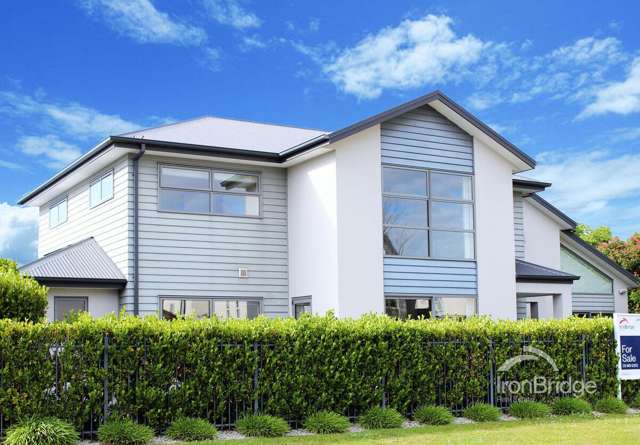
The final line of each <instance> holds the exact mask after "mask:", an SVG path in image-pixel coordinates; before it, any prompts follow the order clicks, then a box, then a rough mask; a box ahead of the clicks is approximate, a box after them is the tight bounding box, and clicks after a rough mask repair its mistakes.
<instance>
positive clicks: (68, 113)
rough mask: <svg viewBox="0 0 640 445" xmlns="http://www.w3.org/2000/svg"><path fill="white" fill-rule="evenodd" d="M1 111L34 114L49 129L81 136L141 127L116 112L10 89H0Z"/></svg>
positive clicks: (17, 115)
mask: <svg viewBox="0 0 640 445" xmlns="http://www.w3.org/2000/svg"><path fill="white" fill-rule="evenodd" d="M0 113H3V114H6V115H10V116H13V117H19V116H33V117H36V118H39V119H40V122H39V124H40V125H41V126H44V127H46V128H48V129H49V130H53V129H55V130H62V131H64V132H65V133H67V134H69V135H71V136H73V137H75V138H81V139H87V138H95V137H106V136H109V135H116V134H122V133H127V132H130V131H133V130H136V129H138V128H140V127H141V126H140V125H138V124H136V123H133V122H130V121H127V120H125V119H123V118H121V117H120V116H119V115H117V114H105V113H101V112H99V111H98V110H95V109H93V108H89V107H85V106H83V105H80V104H77V103H73V102H71V103H64V104H62V103H53V102H49V101H46V100H44V99H41V98H36V97H32V96H29V95H24V94H18V93H14V92H10V91H0Z"/></svg>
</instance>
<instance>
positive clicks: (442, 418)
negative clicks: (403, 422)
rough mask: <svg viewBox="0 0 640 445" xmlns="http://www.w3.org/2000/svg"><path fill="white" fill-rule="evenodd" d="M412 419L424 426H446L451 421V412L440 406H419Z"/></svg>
mask: <svg viewBox="0 0 640 445" xmlns="http://www.w3.org/2000/svg"><path fill="white" fill-rule="evenodd" d="M413 417H415V419H416V420H417V421H418V422H420V423H424V424H425V425H448V424H450V423H451V422H452V421H453V415H452V414H451V411H449V410H448V409H447V408H445V407H442V406H421V407H420V408H418V409H417V410H416V412H415V413H414V414H413Z"/></svg>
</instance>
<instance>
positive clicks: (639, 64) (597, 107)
mask: <svg viewBox="0 0 640 445" xmlns="http://www.w3.org/2000/svg"><path fill="white" fill-rule="evenodd" d="M638 111H640V57H638V58H636V59H634V60H633V62H632V63H631V68H630V70H629V73H628V75H627V78H626V79H625V80H623V81H622V82H613V83H610V84H608V85H607V86H605V87H604V88H602V89H600V90H599V91H597V92H595V99H594V100H593V101H592V102H591V103H590V104H589V105H587V106H586V107H585V109H584V110H582V112H581V113H580V115H579V116H578V118H579V119H584V118H587V117H590V116H595V115H598V114H605V113H616V114H629V113H634V112H638Z"/></svg>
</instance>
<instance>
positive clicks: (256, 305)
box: [247, 301, 260, 319]
mask: <svg viewBox="0 0 640 445" xmlns="http://www.w3.org/2000/svg"><path fill="white" fill-rule="evenodd" d="M258 315H260V302H259V301H247V318H248V319H252V318H256V317H257V316H258Z"/></svg>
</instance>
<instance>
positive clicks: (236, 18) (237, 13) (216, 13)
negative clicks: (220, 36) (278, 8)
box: [204, 0, 262, 30]
mask: <svg viewBox="0 0 640 445" xmlns="http://www.w3.org/2000/svg"><path fill="white" fill-rule="evenodd" d="M204 4H205V6H206V7H207V10H208V11H209V14H211V17H213V19H214V20H215V21H216V22H218V23H221V24H223V25H229V26H232V27H234V28H237V29H240V30H243V29H247V28H258V27H259V26H260V25H261V24H262V20H260V18H259V17H258V16H257V15H255V14H254V13H253V12H250V11H247V10H246V9H244V8H243V7H242V6H240V4H239V3H238V1H237V0H204Z"/></svg>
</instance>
